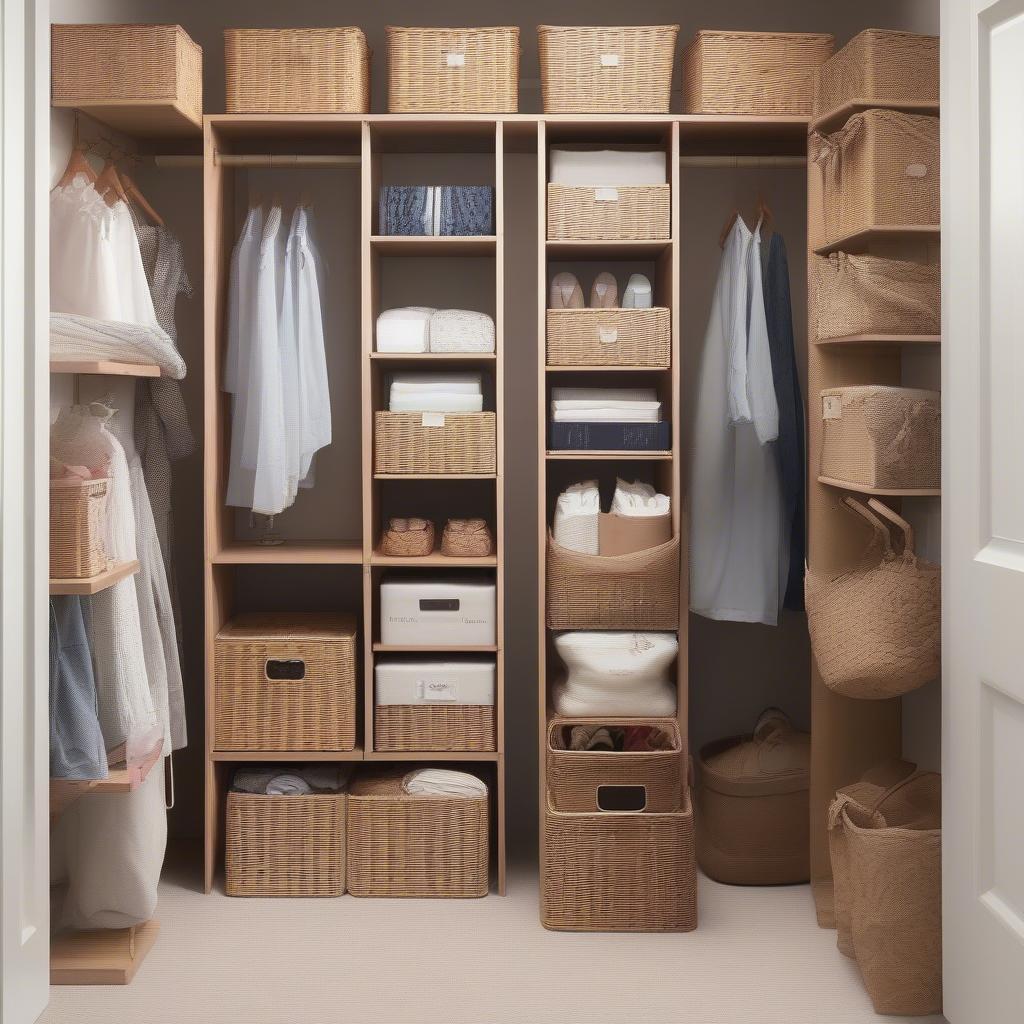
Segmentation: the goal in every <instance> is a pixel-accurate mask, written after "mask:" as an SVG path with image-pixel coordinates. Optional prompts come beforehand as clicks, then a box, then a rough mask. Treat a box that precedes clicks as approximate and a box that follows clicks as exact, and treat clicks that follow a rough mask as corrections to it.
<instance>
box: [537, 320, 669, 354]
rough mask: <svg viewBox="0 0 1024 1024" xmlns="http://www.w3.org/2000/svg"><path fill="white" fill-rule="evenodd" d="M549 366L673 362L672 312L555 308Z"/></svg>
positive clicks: (549, 324) (549, 333) (549, 329)
mask: <svg viewBox="0 0 1024 1024" xmlns="http://www.w3.org/2000/svg"><path fill="white" fill-rule="evenodd" d="M546 337H547V362H548V365H549V366H652V367H659V368H660V367H667V366H669V365H670V364H671V362H672V326H671V318H670V314H669V310H668V309H666V308H665V307H664V306H655V307H653V308H651V309H549V310H548V312H547V330H546Z"/></svg>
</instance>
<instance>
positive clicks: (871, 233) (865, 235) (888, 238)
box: [814, 224, 940, 256]
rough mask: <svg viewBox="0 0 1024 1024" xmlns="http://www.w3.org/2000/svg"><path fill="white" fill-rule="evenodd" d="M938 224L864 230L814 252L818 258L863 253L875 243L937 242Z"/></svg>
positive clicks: (890, 226) (900, 225)
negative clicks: (840, 253)
mask: <svg viewBox="0 0 1024 1024" xmlns="http://www.w3.org/2000/svg"><path fill="white" fill-rule="evenodd" d="M939 233H940V231H939V225H938V224H893V225H889V226H884V227H873V228H864V229H863V230H862V231H854V232H853V233H852V234H850V235H844V236H843V237H842V238H837V239H836V240H835V241H833V242H829V243H828V244H826V245H822V246H819V247H818V248H817V249H815V250H814V251H815V252H816V253H817V254H818V255H819V256H827V255H828V254H829V253H830V252H840V251H842V252H863V251H864V250H865V249H867V248H869V247H870V246H871V245H873V244H875V243H877V242H899V241H922V242H938V240H939Z"/></svg>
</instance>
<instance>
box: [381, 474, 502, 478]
mask: <svg viewBox="0 0 1024 1024" xmlns="http://www.w3.org/2000/svg"><path fill="white" fill-rule="evenodd" d="M497 478H498V474H497V473H374V474H373V479H374V480H497Z"/></svg>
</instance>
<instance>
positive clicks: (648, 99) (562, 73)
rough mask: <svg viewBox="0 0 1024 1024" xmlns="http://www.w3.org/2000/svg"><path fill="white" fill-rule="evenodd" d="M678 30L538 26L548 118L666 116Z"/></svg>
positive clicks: (538, 44)
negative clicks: (583, 115)
mask: <svg viewBox="0 0 1024 1024" xmlns="http://www.w3.org/2000/svg"><path fill="white" fill-rule="evenodd" d="M678 35H679V26H678V25H629V26H606V25H601V26H597V25H594V26H589V25H578V26H566V25H538V26H537V50H538V55H539V57H540V78H541V91H542V93H543V97H544V112H545V113H547V114H615V113H620V114H667V113H668V110H669V103H670V99H671V94H672V64H673V62H674V60H675V55H676V37H677V36H678Z"/></svg>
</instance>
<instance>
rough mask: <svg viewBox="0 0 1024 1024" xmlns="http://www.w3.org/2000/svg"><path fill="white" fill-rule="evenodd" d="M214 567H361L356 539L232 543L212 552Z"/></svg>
mask: <svg viewBox="0 0 1024 1024" xmlns="http://www.w3.org/2000/svg"><path fill="white" fill-rule="evenodd" d="M210 561H211V562H213V564H214V565H361V564H362V561H363V543H362V541H359V540H286V541H285V542H284V543H283V544H257V543H255V542H249V541H236V542H234V543H232V544H229V545H228V546H227V547H226V548H221V550H220V551H216V552H214V554H213V555H212V556H211V558H210Z"/></svg>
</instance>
